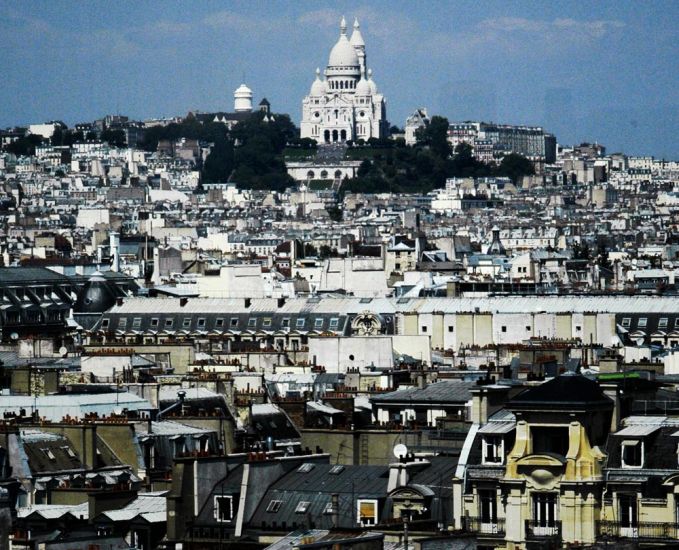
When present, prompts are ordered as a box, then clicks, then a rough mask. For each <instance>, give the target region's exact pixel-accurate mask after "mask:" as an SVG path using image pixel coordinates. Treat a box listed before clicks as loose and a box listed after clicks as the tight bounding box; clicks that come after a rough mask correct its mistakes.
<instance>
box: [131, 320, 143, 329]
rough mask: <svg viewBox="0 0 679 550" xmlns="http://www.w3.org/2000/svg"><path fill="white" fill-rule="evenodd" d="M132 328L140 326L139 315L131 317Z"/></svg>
mask: <svg viewBox="0 0 679 550" xmlns="http://www.w3.org/2000/svg"><path fill="white" fill-rule="evenodd" d="M132 328H141V317H135V318H134V319H132Z"/></svg>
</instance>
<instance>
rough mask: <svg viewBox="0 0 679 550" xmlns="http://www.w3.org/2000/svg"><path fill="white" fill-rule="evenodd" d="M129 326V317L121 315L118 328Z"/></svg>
mask: <svg viewBox="0 0 679 550" xmlns="http://www.w3.org/2000/svg"><path fill="white" fill-rule="evenodd" d="M126 327H127V317H121V318H120V320H119V321H118V328H120V329H123V328H126Z"/></svg>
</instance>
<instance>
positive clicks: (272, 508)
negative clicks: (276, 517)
mask: <svg viewBox="0 0 679 550" xmlns="http://www.w3.org/2000/svg"><path fill="white" fill-rule="evenodd" d="M281 504H282V501H280V500H272V501H271V502H269V505H268V506H267V507H266V511H267V512H270V513H272V514H275V513H276V512H278V510H280V509H281Z"/></svg>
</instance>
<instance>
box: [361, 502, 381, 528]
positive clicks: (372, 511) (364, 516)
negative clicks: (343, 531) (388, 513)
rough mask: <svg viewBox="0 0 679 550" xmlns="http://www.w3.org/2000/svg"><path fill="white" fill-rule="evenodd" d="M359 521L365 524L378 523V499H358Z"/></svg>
mask: <svg viewBox="0 0 679 550" xmlns="http://www.w3.org/2000/svg"><path fill="white" fill-rule="evenodd" d="M357 512H358V514H357V515H358V523H359V524H361V525H363V526H365V525H376V524H377V501H376V500H373V499H371V500H366V499H359V500H358V501H357Z"/></svg>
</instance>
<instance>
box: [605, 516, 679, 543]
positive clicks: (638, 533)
mask: <svg viewBox="0 0 679 550" xmlns="http://www.w3.org/2000/svg"><path fill="white" fill-rule="evenodd" d="M597 535H598V536H599V537H600V538H602V537H611V538H623V539H651V540H679V524H677V523H660V522H648V521H642V522H638V523H636V524H635V525H634V526H630V525H622V524H621V523H620V522H619V521H598V522H597Z"/></svg>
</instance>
